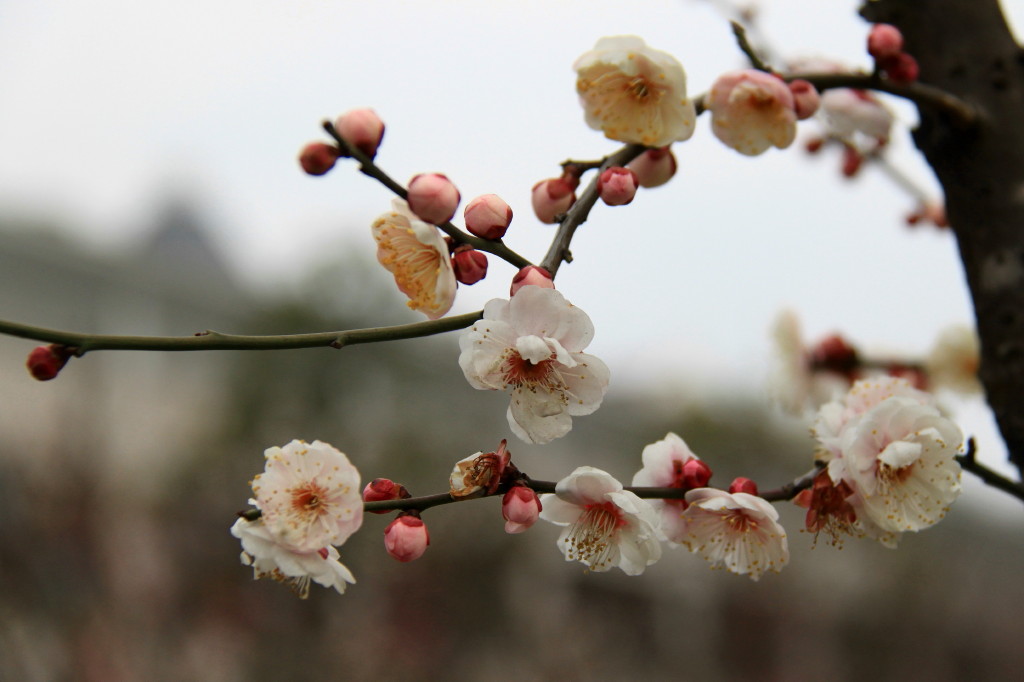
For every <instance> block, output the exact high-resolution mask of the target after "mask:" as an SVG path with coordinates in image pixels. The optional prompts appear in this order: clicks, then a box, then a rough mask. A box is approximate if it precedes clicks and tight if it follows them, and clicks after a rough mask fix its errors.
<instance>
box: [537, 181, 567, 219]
mask: <svg viewBox="0 0 1024 682" xmlns="http://www.w3.org/2000/svg"><path fill="white" fill-rule="evenodd" d="M532 200H533V212H534V213H535V214H536V215H537V219H538V220H540V221H541V222H542V223H546V224H548V225H552V224H554V222H555V218H556V217H557V216H560V215H562V214H563V213H565V212H566V211H568V210H569V207H570V206H572V205H573V204H574V203H575V202H576V195H575V194H574V193H573V188H572V185H570V184H569V182H568V181H566V180H565V178H551V179H549V180H541V181H540V182H538V183H537V184H536V185H534V186H533V195H532Z"/></svg>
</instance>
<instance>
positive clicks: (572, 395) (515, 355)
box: [459, 286, 608, 443]
mask: <svg viewBox="0 0 1024 682" xmlns="http://www.w3.org/2000/svg"><path fill="white" fill-rule="evenodd" d="M593 337H594V326H593V324H591V322H590V318H589V317H587V314H586V313H585V312H583V311H582V310H580V309H579V308H577V307H575V306H573V305H572V304H571V303H569V302H568V301H566V300H565V297H564V296H562V294H560V293H559V292H557V291H555V290H554V289H545V288H542V287H537V286H525V287H523V288H522V289H520V290H519V291H518V292H517V293H516V295H515V296H513V297H512V298H511V300H508V301H505V300H501V299H494V300H492V301H489V302H488V303H487V305H486V306H485V307H484V316H483V319H481V320H480V321H478V322H477V323H476V324H474V325H473V326H472V327H470V328H469V329H467V330H466V331H465V332H463V334H462V336H461V337H460V338H459V347H460V348H461V350H462V353H461V355H460V356H459V366H460V367H461V368H462V371H463V373H464V374H465V375H466V379H467V380H468V381H469V383H470V385H471V386H473V388H477V389H480V390H497V391H507V392H508V393H510V394H511V398H512V399H511V402H510V404H509V408H508V423H509V426H510V427H511V429H512V433H514V434H515V435H516V436H518V437H519V438H521V439H522V440H524V441H526V442H528V443H547V442H549V441H552V440H554V439H555V438H560V437H562V436H564V435H565V434H567V433H568V432H569V431H570V429H572V418H573V417H577V416H581V415H586V414H590V413H592V412H594V411H595V410H596V409H597V408H598V407H599V406H600V405H601V401H602V399H603V398H604V394H605V391H606V390H607V389H608V368H607V367H606V366H605V364H604V363H603V362H602V361H601V360H599V359H598V358H596V357H594V356H593V355H588V354H586V353H583V352H582V351H583V349H584V348H586V347H587V345H588V344H589V343H590V341H591V339H592V338H593Z"/></svg>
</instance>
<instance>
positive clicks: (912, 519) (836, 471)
mask: <svg viewBox="0 0 1024 682" xmlns="http://www.w3.org/2000/svg"><path fill="white" fill-rule="evenodd" d="M814 435H815V437H816V438H817V439H818V442H819V443H821V445H822V446H823V450H822V452H821V453H819V457H820V458H822V459H825V460H827V461H828V474H829V477H830V478H831V480H832V482H833V483H834V484H836V485H838V484H839V483H840V482H845V483H846V484H847V486H849V488H850V489H851V490H852V494H851V495H850V496H849V497H848V501H849V503H850V505H851V506H852V507H853V509H854V511H855V512H856V515H857V521H856V524H855V525H854V528H855V529H856V530H859V531H862V532H863V533H865V534H867V535H869V536H871V537H874V538H876V539H878V540H879V541H880V542H882V543H883V544H885V545H887V546H890V547H895V545H896V543H897V541H898V540H899V535H900V533H903V532H906V531H919V530H921V529H923V528H927V527H929V526H932V525H934V524H935V523H938V522H939V520H941V519H942V518H943V516H945V513H946V511H947V509H948V508H949V505H950V504H952V502H953V501H954V500H955V499H956V498H957V497H958V496H959V495H960V464H959V463H958V462H957V461H956V454H957V452H958V451H959V449H960V446H961V444H962V443H963V434H962V433H961V431H960V429H959V427H957V426H956V424H954V423H953V422H951V421H950V420H949V419H946V418H945V417H943V416H942V415H941V414H940V413H939V410H938V408H937V407H936V405H935V402H934V400H933V399H932V397H931V396H930V395H929V394H927V393H925V392H923V391H919V390H917V389H915V388H913V387H912V386H910V384H909V383H908V382H907V381H906V380H904V379H897V378H893V377H882V378H879V379H874V380H870V381H858V382H856V383H855V384H854V385H853V387H852V388H851V389H850V391H849V393H847V395H846V396H845V397H844V398H843V400H842V401H836V402H832V403H829V404H827V405H824V406H822V408H821V409H820V410H819V413H818V418H817V420H816V421H815V424H814Z"/></svg>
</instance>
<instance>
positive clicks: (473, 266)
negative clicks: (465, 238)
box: [452, 244, 487, 284]
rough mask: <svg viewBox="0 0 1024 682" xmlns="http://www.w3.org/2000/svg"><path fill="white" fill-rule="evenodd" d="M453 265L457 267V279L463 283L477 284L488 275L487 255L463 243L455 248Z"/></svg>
mask: <svg viewBox="0 0 1024 682" xmlns="http://www.w3.org/2000/svg"><path fill="white" fill-rule="evenodd" d="M452 267H453V268H454V269H455V279H457V280H458V281H460V282H462V283H463V284H476V283H477V282H479V281H480V280H482V279H483V278H484V277H486V276H487V256H486V255H485V254H484V253H483V252H482V251H477V250H476V249H474V248H473V247H471V246H468V245H466V244H463V245H462V246H460V247H458V248H457V249H455V255H454V256H452Z"/></svg>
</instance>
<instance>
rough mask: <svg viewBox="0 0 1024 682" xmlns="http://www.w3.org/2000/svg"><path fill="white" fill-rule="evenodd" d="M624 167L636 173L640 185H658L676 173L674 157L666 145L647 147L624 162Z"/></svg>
mask: <svg viewBox="0 0 1024 682" xmlns="http://www.w3.org/2000/svg"><path fill="white" fill-rule="evenodd" d="M626 168H628V169H630V170H631V171H633V172H634V173H636V179H637V182H639V183H640V186H641V187H648V188H650V187H658V186H660V185H664V184H665V183H666V182H668V181H669V180H671V179H672V176H673V175H675V174H676V157H675V155H673V154H672V150H671V149H669V148H668V147H662V148H661V149H648V150H647V151H645V152H644V153H643V154H641V155H640V156H638V157H636V158H635V159H633V160H632V161H630V162H629V163H628V164H626Z"/></svg>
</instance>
